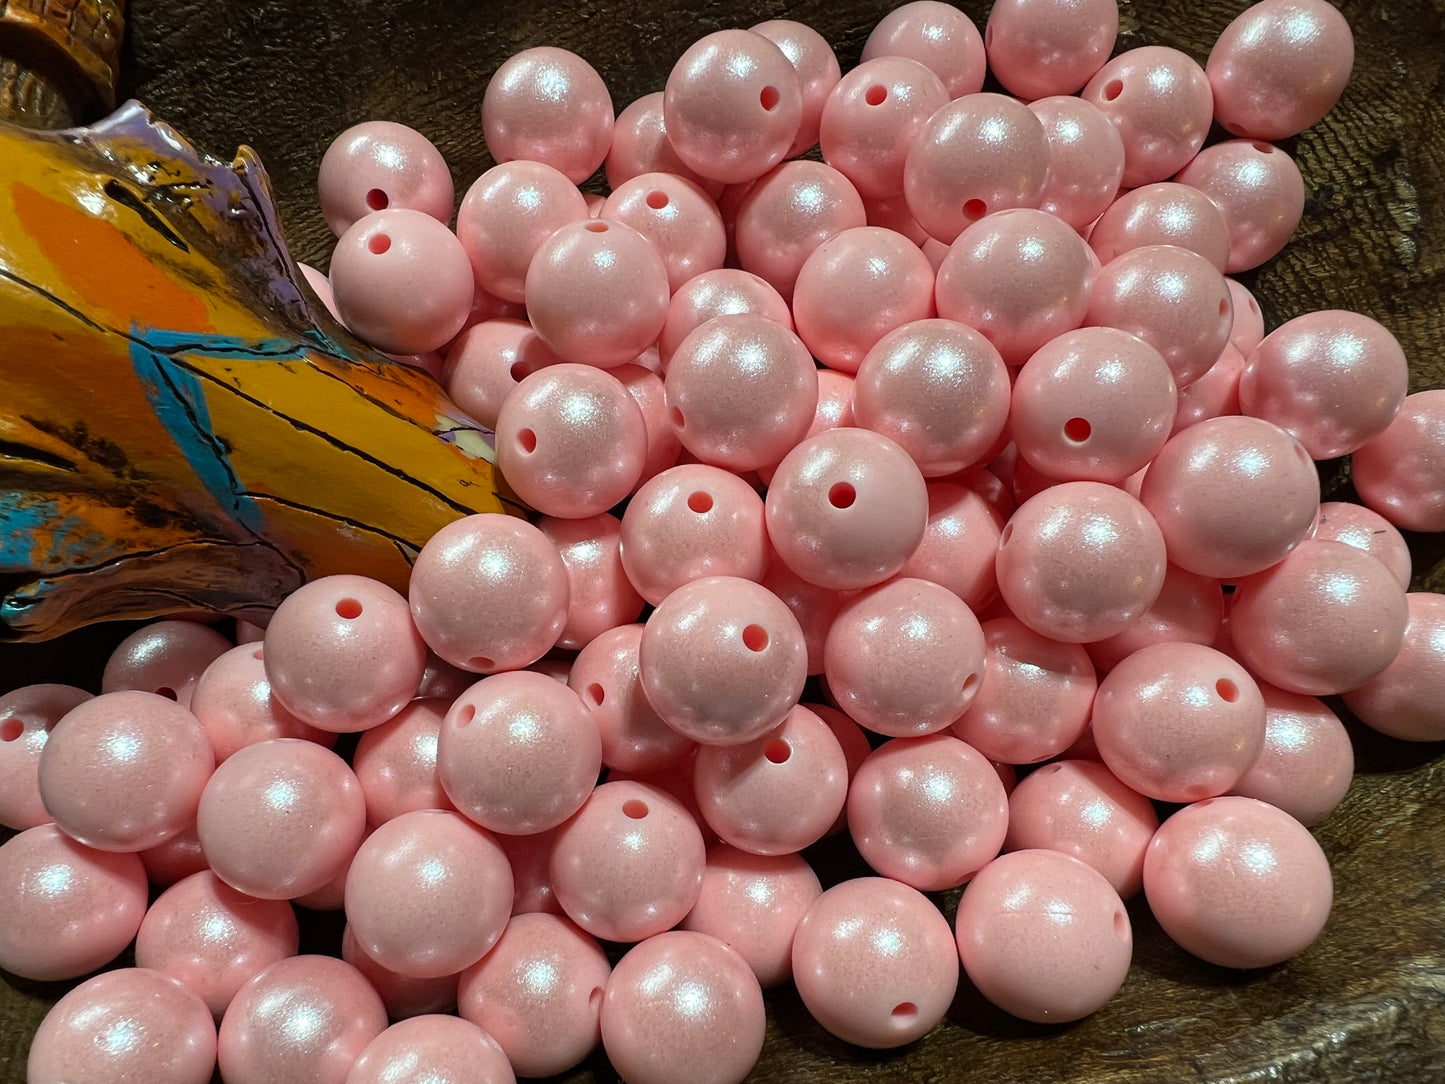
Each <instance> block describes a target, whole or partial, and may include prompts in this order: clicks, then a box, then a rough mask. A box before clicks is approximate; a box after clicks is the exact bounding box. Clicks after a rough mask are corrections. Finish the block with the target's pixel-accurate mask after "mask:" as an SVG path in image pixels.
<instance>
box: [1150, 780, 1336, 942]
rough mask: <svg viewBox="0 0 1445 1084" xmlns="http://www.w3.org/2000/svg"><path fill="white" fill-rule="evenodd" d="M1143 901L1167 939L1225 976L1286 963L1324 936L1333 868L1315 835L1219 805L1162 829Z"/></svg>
mask: <svg viewBox="0 0 1445 1084" xmlns="http://www.w3.org/2000/svg"><path fill="white" fill-rule="evenodd" d="M1144 894H1145V895H1146V896H1147V897H1148V900H1149V909H1150V910H1151V911H1153V912H1154V917H1155V918H1156V919H1158V920H1159V925H1161V926H1162V927H1164V932H1165V933H1166V934H1168V935H1169V936H1170V937H1171V938H1172V939H1173V940H1174V941H1175V942H1177V943H1178V944H1179V946H1180V947H1181V948H1183V949H1184V950H1185V951H1186V952H1191V953H1193V954H1194V955H1195V956H1198V957H1200V958H1201V959H1204V960H1207V961H1208V962H1210V963H1212V964H1218V965H1219V966H1220V967H1234V968H1256V967H1269V966H1271V965H1273V964H1278V963H1283V962H1284V961H1285V960H1288V959H1289V958H1290V957H1291V956H1296V955H1298V954H1299V953H1301V952H1303V951H1304V950H1305V949H1306V948H1308V947H1309V945H1310V943H1311V942H1313V941H1314V940H1315V938H1316V937H1318V936H1319V934H1320V931H1321V930H1322V929H1324V925H1325V921H1326V920H1327V919H1328V918H1329V914H1330V905H1331V902H1332V900H1333V897H1334V886H1333V881H1332V878H1331V876H1330V866H1329V862H1328V861H1327V860H1326V858H1325V855H1324V852H1323V851H1322V850H1320V845H1319V844H1318V843H1317V842H1315V838H1314V836H1312V835H1310V833H1309V829H1307V828H1305V827H1304V825H1302V824H1300V822H1299V821H1297V820H1295V819H1294V818H1293V817H1291V816H1290V815H1289V814H1288V813H1285V812H1283V811H1281V810H1278V809H1276V808H1275V807H1274V806H1272V805H1267V804H1265V803H1264V802H1259V801H1255V800H1254V799H1253V798H1237V797H1225V798H1213V799H1209V800H1207V801H1203V802H1197V803H1195V804H1194V805H1191V806H1187V807H1186V808H1184V809H1181V810H1180V811H1179V812H1178V813H1175V814H1174V815H1173V816H1172V817H1170V818H1169V819H1168V820H1166V821H1165V822H1164V823H1163V824H1162V825H1160V826H1159V831H1158V832H1156V833H1155V834H1154V839H1153V840H1152V841H1151V842H1150V844H1149V850H1148V851H1147V852H1146V854H1145V856H1144Z"/></svg>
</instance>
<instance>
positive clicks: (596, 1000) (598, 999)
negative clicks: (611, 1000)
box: [587, 986, 602, 1016]
mask: <svg viewBox="0 0 1445 1084" xmlns="http://www.w3.org/2000/svg"><path fill="white" fill-rule="evenodd" d="M587 1010H588V1011H589V1012H590V1013H592V1015H593V1016H596V1015H597V1014H598V1013H600V1012H601V1011H602V987H600V986H594V987H592V992H591V993H590V994H588V995H587Z"/></svg>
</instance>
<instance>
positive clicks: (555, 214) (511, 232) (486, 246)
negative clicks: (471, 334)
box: [457, 161, 588, 301]
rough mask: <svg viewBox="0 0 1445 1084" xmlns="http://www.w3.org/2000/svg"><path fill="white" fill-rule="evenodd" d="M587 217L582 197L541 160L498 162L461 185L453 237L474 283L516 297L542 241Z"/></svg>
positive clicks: (504, 296) (520, 294)
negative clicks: (464, 190) (462, 190)
mask: <svg viewBox="0 0 1445 1084" xmlns="http://www.w3.org/2000/svg"><path fill="white" fill-rule="evenodd" d="M587 218H588V214H587V202H586V200H584V199H583V198H582V193H581V192H579V191H578V190H577V186H576V184H574V183H573V182H572V181H571V180H569V179H568V178H567V177H565V176H564V175H563V174H562V173H560V172H558V171H557V170H556V169H553V168H552V167H551V166H549V165H546V164H545V163H543V162H530V161H520V162H504V163H503V164H502V165H499V166H493V167H492V168H491V169H489V170H487V172H485V173H483V174H482V175H481V176H480V177H479V178H477V180H476V181H475V182H474V183H473V184H472V186H471V188H469V189H467V194H466V196H465V197H464V198H463V199H462V205H461V208H460V209H459V210H458V211H457V239H458V240H460V241H461V243H462V247H463V248H464V249H466V253H467V258H468V259H469V260H471V263H472V272H473V274H474V275H475V277H476V283H477V286H478V287H480V288H481V289H483V290H486V291H488V292H489V293H491V294H494V295H495V296H497V297H500V298H502V299H503V300H506V301H521V300H523V299H524V287H525V284H526V281H527V269H528V268H529V267H530V266H531V265H532V259H533V257H534V256H535V255H536V254H537V250H538V249H539V248H541V247H542V242H544V241H546V240H547V238H549V237H551V236H552V234H554V233H555V232H557V230H559V229H561V228H562V227H563V226H565V225H567V224H568V223H570V222H585V221H586V220H587Z"/></svg>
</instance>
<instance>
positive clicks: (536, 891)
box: [496, 830, 562, 915]
mask: <svg viewBox="0 0 1445 1084" xmlns="http://www.w3.org/2000/svg"><path fill="white" fill-rule="evenodd" d="M556 834H557V833H556V831H555V830H551V831H547V832H538V833H537V834H536V835H531V836H497V837H496V840H497V846H499V847H501V848H502V850H503V852H505V854H506V856H507V861H508V862H509V863H511V866H512V914H514V915H530V914H549V915H560V914H561V913H562V905H561V904H560V903H558V902H557V897H556V896H555V895H554V894H553V892H552V870H551V866H552V844H553V841H554V840H555V838H556Z"/></svg>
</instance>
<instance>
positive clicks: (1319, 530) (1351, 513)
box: [1313, 501, 1411, 591]
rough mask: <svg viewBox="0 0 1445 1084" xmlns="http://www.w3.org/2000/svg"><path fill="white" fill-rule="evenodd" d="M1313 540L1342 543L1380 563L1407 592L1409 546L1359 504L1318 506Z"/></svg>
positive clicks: (1328, 502)
mask: <svg viewBox="0 0 1445 1084" xmlns="http://www.w3.org/2000/svg"><path fill="white" fill-rule="evenodd" d="M1313 537H1314V538H1315V539H1317V540H1318V541H1320V542H1343V543H1345V545H1347V546H1354V547H1355V549H1357V550H1364V551H1365V552H1366V553H1368V554H1370V555H1371V556H1372V557H1375V558H1378V559H1379V560H1380V561H1382V562H1384V565H1385V567H1386V568H1388V569H1389V570H1390V571H1391V572H1393V573H1394V574H1395V579H1397V580H1399V581H1400V586H1401V587H1403V588H1404V589H1405V590H1406V591H1408V590H1409V589H1410V572H1411V560H1410V547H1409V545H1408V544H1407V543H1406V542H1405V537H1404V535H1402V534H1400V532H1399V531H1397V530H1396V529H1395V528H1394V527H1393V526H1391V525H1390V521H1389V520H1387V519H1386V518H1385V517H1384V516H1382V515H1380V514H1379V513H1378V512H1371V511H1370V510H1369V509H1368V508H1366V507H1365V506H1364V505H1361V504H1350V503H1347V502H1345V501H1327V502H1325V503H1324V504H1321V505H1320V515H1319V519H1318V521H1317V522H1316V525H1315V532H1314V535H1313Z"/></svg>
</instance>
